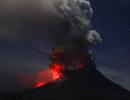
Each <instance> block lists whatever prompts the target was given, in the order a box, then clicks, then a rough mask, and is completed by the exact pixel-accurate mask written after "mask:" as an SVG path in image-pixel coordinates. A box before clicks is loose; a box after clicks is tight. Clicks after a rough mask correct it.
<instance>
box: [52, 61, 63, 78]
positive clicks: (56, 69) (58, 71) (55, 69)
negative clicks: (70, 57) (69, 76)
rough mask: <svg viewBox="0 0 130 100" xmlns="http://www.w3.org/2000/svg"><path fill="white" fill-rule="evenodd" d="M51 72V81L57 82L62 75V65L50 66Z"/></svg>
mask: <svg viewBox="0 0 130 100" xmlns="http://www.w3.org/2000/svg"><path fill="white" fill-rule="evenodd" d="M51 71H52V79H53V80H57V79H60V78H62V77H63V76H64V75H63V71H64V65H63V64H60V63H59V64H56V63H55V64H52V65H51Z"/></svg>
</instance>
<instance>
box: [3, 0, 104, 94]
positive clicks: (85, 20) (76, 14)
mask: <svg viewBox="0 0 130 100" xmlns="http://www.w3.org/2000/svg"><path fill="white" fill-rule="evenodd" d="M0 8H1V9H0V55H1V56H0V70H1V73H0V77H1V79H3V80H1V81H0V92H8V91H13V90H20V89H21V88H22V87H21V86H19V84H18V83H17V77H19V76H22V75H28V74H35V73H37V72H38V71H40V70H41V69H44V68H46V67H48V65H49V63H50V59H49V56H50V53H51V51H52V48H54V47H55V46H59V45H60V46H62V45H69V44H70V43H72V41H73V39H74V40H76V39H75V37H76V38H77V37H78V38H79V37H83V40H84V39H86V41H88V42H90V43H94V44H95V42H96V41H101V38H100V36H99V35H98V33H97V32H96V31H94V30H92V27H91V21H90V19H91V16H92V13H93V12H92V8H91V5H90V2H89V1H86V0H11V1H8V0H1V1H0ZM74 45H77V44H74ZM5 76H6V77H5Z"/></svg>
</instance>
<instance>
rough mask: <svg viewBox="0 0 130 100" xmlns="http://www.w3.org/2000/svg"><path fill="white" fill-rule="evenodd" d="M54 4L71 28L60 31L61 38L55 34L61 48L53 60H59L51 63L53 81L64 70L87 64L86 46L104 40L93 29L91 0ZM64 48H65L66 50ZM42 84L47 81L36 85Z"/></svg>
mask: <svg viewBox="0 0 130 100" xmlns="http://www.w3.org/2000/svg"><path fill="white" fill-rule="evenodd" d="M54 4H56V5H54V6H55V7H56V9H57V12H58V15H60V17H61V18H63V19H65V21H68V22H69V24H70V29H69V31H68V33H60V34H62V35H61V36H62V37H60V38H59V37H55V36H54V39H56V47H61V48H60V49H59V50H57V52H56V54H55V51H54V52H53V53H54V55H53V56H52V57H53V58H54V59H53V61H55V59H57V60H58V61H55V62H54V63H52V65H51V70H52V76H53V78H52V80H51V81H55V80H56V79H60V78H62V77H63V76H64V75H63V72H64V70H69V69H77V68H78V67H79V68H82V67H84V66H86V64H85V61H86V59H87V58H86V54H87V53H89V51H87V50H88V49H86V48H89V46H91V45H95V44H96V43H97V42H101V41H102V39H101V37H100V36H99V34H98V33H97V32H96V31H95V30H92V26H91V21H90V20H91V17H92V13H93V11H92V8H91V6H90V2H89V1H86V0H57V1H56V2H54ZM56 36H57V35H56ZM57 40H58V41H57ZM62 49H64V52H63V51H62ZM82 49H83V50H82ZM85 52H86V53H85ZM62 53H63V54H62ZM84 55H85V56H84ZM57 56H58V57H57ZM61 56H63V57H61ZM60 57H61V58H60ZM51 81H50V82H51ZM41 85H45V82H40V83H38V84H37V85H36V87H39V86H41Z"/></svg>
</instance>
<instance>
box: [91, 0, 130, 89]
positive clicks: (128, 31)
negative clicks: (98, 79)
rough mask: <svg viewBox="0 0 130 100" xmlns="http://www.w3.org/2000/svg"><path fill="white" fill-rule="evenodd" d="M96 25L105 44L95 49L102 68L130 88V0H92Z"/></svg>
mask: <svg viewBox="0 0 130 100" xmlns="http://www.w3.org/2000/svg"><path fill="white" fill-rule="evenodd" d="M91 4H92V8H93V10H94V15H93V19H92V23H93V27H94V28H95V29H96V30H97V31H98V32H99V33H100V35H101V36H102V38H103V43H102V44H100V45H98V46H97V47H96V48H95V49H94V53H95V56H96V62H97V64H98V67H99V70H101V71H102V73H104V75H106V76H107V77H108V78H109V79H112V80H113V81H114V82H116V83H118V84H121V85H122V86H123V87H125V88H128V89H130V85H129V84H130V73H129V71H130V53H129V51H130V1H129V0H91Z"/></svg>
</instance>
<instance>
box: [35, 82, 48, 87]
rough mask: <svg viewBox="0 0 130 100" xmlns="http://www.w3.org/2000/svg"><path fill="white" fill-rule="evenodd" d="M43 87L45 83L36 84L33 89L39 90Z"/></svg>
mask: <svg viewBox="0 0 130 100" xmlns="http://www.w3.org/2000/svg"><path fill="white" fill-rule="evenodd" d="M44 85H46V83H45V82H38V83H37V84H35V85H34V88H39V87H42V86H44Z"/></svg>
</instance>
